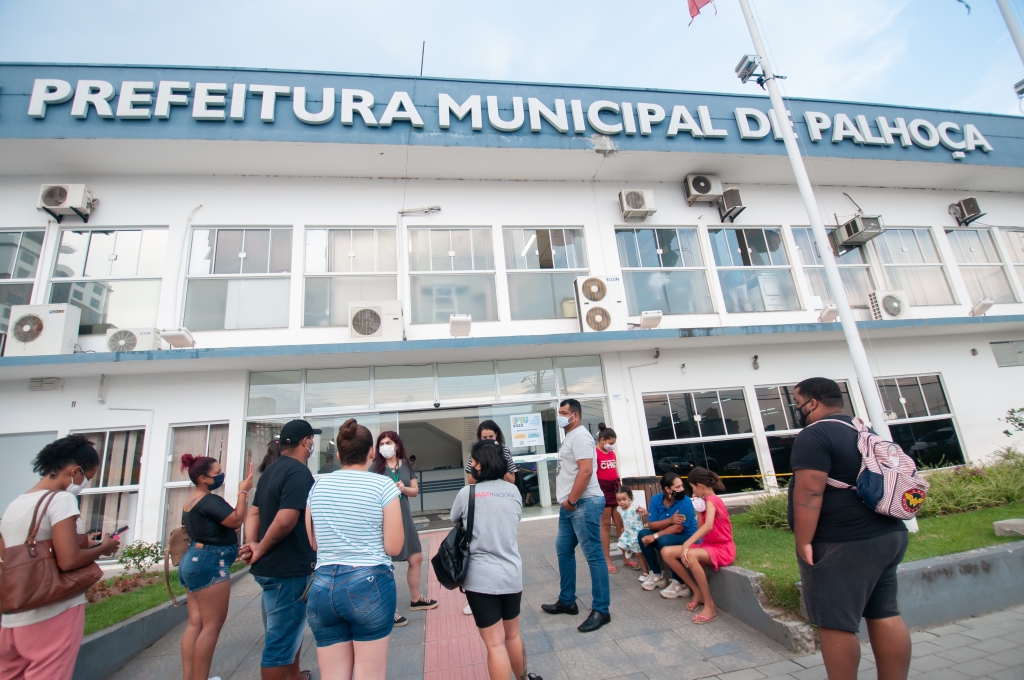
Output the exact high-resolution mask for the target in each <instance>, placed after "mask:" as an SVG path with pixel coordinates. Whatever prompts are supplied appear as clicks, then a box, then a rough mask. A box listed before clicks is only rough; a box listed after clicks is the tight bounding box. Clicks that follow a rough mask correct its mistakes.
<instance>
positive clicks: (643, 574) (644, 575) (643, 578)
mask: <svg viewBox="0 0 1024 680" xmlns="http://www.w3.org/2000/svg"><path fill="white" fill-rule="evenodd" d="M650 575H651V574H650V572H646V571H642V572H640V576H639V577H638V578H637V581H640V583H643V582H644V581H646V580H647V577H648V576H650Z"/></svg>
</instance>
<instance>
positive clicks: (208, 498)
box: [178, 453, 252, 680]
mask: <svg viewBox="0 0 1024 680" xmlns="http://www.w3.org/2000/svg"><path fill="white" fill-rule="evenodd" d="M181 469H182V471H184V472H187V473H188V478H189V479H191V480H192V483H193V484H195V489H194V490H193V491H192V494H191V495H190V496H189V497H188V499H187V500H186V501H185V506H184V507H183V508H182V511H181V524H182V526H184V527H185V531H187V532H188V536H189V539H190V543H189V547H188V551H187V552H186V553H185V555H184V556H183V557H182V558H181V566H180V567H179V568H178V581H180V582H181V585H183V586H184V587H185V588H186V589H187V590H188V599H187V601H186V602H187V604H188V626H187V627H186V628H185V632H184V633H183V634H182V636H181V668H182V677H183V678H184V680H202V678H207V677H209V675H210V665H211V664H212V663H213V651H214V649H215V648H216V647H217V638H218V637H219V636H220V629H221V626H223V625H224V620H225V619H226V618H227V615H228V600H229V599H230V598H231V580H230V579H231V572H230V568H231V564H232V563H233V562H234V561H235V557H237V556H238V535H237V534H236V533H235V532H236V531H237V530H238V527H240V526H242V522H243V521H244V520H245V512H246V505H247V502H248V499H249V490H250V489H252V476H250V477H248V478H247V479H244V480H242V481H241V482H240V483H239V484H238V505H237V506H236V507H234V508H232V507H231V506H230V505H229V504H228V502H227V501H225V500H224V499H223V498H221V497H220V496H218V495H217V494H215V493H212V492H213V491H216V490H217V489H219V488H220V487H221V486H223V485H224V470H223V468H221V465H220V462H219V461H218V460H217V459H216V458H209V457H207V456H193V455H192V454H191V453H186V454H184V455H183V456H182V457H181Z"/></svg>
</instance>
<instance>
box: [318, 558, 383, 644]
mask: <svg viewBox="0 0 1024 680" xmlns="http://www.w3.org/2000/svg"><path fill="white" fill-rule="evenodd" d="M394 572H395V568H394V567H393V566H391V565H390V564H379V565H376V566H372V567H347V566H344V565H341V564H325V565H324V566H322V567H320V568H319V569H317V570H316V573H315V574H313V587H312V588H310V589H309V597H308V598H307V604H306V618H307V619H308V621H309V627H310V629H311V630H312V631H313V637H314V638H316V646H317V647H330V646H331V645H336V644H338V643H339V642H351V641H352V640H355V641H356V642H372V641H374V640H380V639H382V638H386V637H387V636H388V635H391V630H392V629H393V628H394V626H395V606H396V604H397V602H396V601H395V599H396V593H395V574H394Z"/></svg>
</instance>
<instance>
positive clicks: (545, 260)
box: [536, 229, 555, 269]
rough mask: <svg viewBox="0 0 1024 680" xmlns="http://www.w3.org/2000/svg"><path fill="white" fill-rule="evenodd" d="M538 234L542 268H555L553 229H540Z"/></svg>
mask: <svg viewBox="0 0 1024 680" xmlns="http://www.w3.org/2000/svg"><path fill="white" fill-rule="evenodd" d="M536 234H537V246H536V248H537V259H538V262H539V264H538V267H539V268H540V269H553V268H554V266H555V265H554V260H553V259H552V256H551V230H550V229H538V230H537V231H536Z"/></svg>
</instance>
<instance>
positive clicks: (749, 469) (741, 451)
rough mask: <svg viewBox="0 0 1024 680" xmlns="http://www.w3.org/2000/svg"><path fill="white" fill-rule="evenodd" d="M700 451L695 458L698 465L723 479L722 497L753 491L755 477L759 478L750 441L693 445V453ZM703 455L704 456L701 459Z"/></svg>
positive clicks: (756, 459) (756, 461)
mask: <svg viewBox="0 0 1024 680" xmlns="http://www.w3.org/2000/svg"><path fill="white" fill-rule="evenodd" d="M698 447H700V448H701V449H702V451H701V452H700V453H698V455H697V456H696V458H697V460H698V461H701V460H703V464H704V465H705V466H706V467H707V468H708V469H709V470H711V471H712V472H716V473H717V474H719V475H722V476H723V477H724V479H722V483H723V484H725V491H723V492H721V493H723V494H730V493H742V492H745V491H756V490H757V489H758V488H759V487H758V481H757V480H758V479H760V478H759V477H757V475H760V474H761V463H760V461H759V460H758V458H757V451H756V450H755V448H754V440H753V439H732V440H728V441H720V442H703V443H702V444H695V445H694V449H697V448H698ZM701 454H703V455H701Z"/></svg>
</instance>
